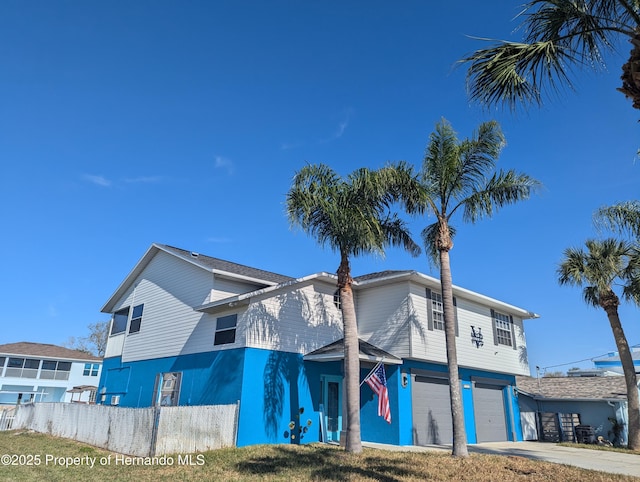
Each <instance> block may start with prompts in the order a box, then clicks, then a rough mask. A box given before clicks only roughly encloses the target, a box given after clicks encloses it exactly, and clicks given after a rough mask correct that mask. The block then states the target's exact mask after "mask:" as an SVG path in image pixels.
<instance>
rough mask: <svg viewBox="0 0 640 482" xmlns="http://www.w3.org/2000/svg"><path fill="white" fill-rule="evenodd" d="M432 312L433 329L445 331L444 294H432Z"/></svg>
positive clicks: (433, 292)
mask: <svg viewBox="0 0 640 482" xmlns="http://www.w3.org/2000/svg"><path fill="white" fill-rule="evenodd" d="M431 311H432V315H433V329H434V330H444V311H443V309H442V294H440V293H436V292H435V291H432V292H431Z"/></svg>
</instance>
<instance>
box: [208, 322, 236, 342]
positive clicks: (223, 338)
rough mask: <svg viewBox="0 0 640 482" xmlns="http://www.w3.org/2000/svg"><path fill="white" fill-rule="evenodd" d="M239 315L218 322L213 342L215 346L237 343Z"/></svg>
mask: <svg viewBox="0 0 640 482" xmlns="http://www.w3.org/2000/svg"><path fill="white" fill-rule="evenodd" d="M237 323H238V315H228V316H223V317H221V318H218V319H217V320H216V335H215V338H214V340H213V344H214V345H226V344H228V343H235V341H236V325H237Z"/></svg>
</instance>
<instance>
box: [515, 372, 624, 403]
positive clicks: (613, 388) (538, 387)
mask: <svg viewBox="0 0 640 482" xmlns="http://www.w3.org/2000/svg"><path fill="white" fill-rule="evenodd" d="M516 386H517V388H518V390H519V391H520V392H524V393H525V394H528V395H531V396H532V397H533V398H535V399H552V400H596V399H597V400H626V399H627V386H626V384H625V380H624V377H542V378H533V377H524V376H516Z"/></svg>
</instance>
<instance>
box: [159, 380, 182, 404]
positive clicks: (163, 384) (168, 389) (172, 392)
mask: <svg viewBox="0 0 640 482" xmlns="http://www.w3.org/2000/svg"><path fill="white" fill-rule="evenodd" d="M181 380H182V373H180V372H169V373H158V375H157V376H156V389H155V390H154V398H155V400H154V405H156V406H158V405H160V406H161V407H175V406H177V405H178V402H179V401H180V382H181Z"/></svg>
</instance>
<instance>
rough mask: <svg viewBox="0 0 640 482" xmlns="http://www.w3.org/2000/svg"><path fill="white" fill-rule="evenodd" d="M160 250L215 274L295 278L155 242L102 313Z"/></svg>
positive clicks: (271, 281)
mask: <svg viewBox="0 0 640 482" xmlns="http://www.w3.org/2000/svg"><path fill="white" fill-rule="evenodd" d="M160 251H163V252H165V253H167V254H170V255H172V256H176V257H177V258H180V259H182V260H184V261H186V262H188V263H191V264H193V265H195V266H197V267H199V268H202V269H204V270H206V271H208V272H210V273H212V274H214V275H219V276H222V277H229V278H234V279H240V280H243V281H249V282H251V283H256V284H258V285H264V286H273V285H277V284H281V283H285V282H287V281H290V280H292V279H293V278H291V277H289V276H284V275H281V274H277V273H273V272H271V271H265V270H262V269H257V268H251V267H250V266H245V265H242V264H238V263H232V262H231V261H225V260H223V259H218V258H212V257H211V256H206V255H203V254H200V253H195V252H193V251H187V250H184V249H180V248H176V247H174V246H169V245H166V244H159V243H153V244H152V245H151V247H150V248H149V249H148V250H147V252H146V253H145V254H144V255H143V256H142V258H140V261H138V263H137V264H136V265H135V266H134V267H133V269H132V270H131V271H130V272H129V274H128V275H127V277H126V278H125V279H124V281H122V283H120V286H118V288H117V289H116V291H115V292H114V293H113V294H112V295H111V297H110V298H109V300H108V301H107V302H106V303H105V304H104V306H103V307H102V309H101V310H100V311H101V312H102V313H111V311H112V310H113V307H114V305H115V303H116V302H117V301H118V300H119V299H120V298H121V297H122V296H123V295H124V293H125V291H126V290H127V288H128V287H129V286H130V285H131V283H133V282H134V280H135V279H136V278H137V277H138V276H139V275H140V273H142V271H143V270H144V269H145V268H146V266H147V265H148V264H149V262H150V261H151V260H152V259H153V257H154V256H155V255H156V254H158V252H160Z"/></svg>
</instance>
